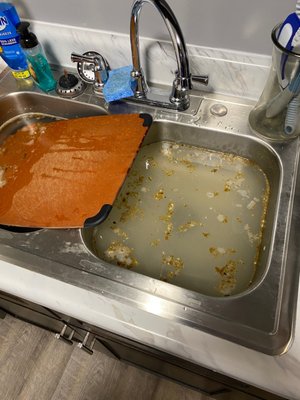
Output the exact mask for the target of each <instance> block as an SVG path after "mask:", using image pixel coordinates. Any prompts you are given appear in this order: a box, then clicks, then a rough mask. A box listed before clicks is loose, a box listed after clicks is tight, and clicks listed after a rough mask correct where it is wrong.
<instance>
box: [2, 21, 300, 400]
mask: <svg viewBox="0 0 300 400" xmlns="http://www.w3.org/2000/svg"><path fill="white" fill-rule="evenodd" d="M50 25H51V24H47V25H45V24H43V23H40V25H39V23H36V24H35V28H36V29H35V32H36V33H37V34H38V36H39V37H40V38H41V37H42V38H43V36H44V37H46V36H48V37H50V35H52V36H53V35H54V32H59V36H60V39H61V40H62V43H66V42H67V43H69V42H72V41H73V42H72V43H71V44H70V43H69V47H70V48H71V49H72V50H75V51H79V52H80V51H86V50H90V49H91V48H92V47H93V46H91V45H90V40H91V36H90V33H89V36H88V37H87V38H86V40H84V38H83V36H82V32H81V33H80V40H78V38H79V36H76V35H77V34H76V32H75V33H74V32H71V33H70V29H66V28H64V29H65V30H64V29H60V30H57V29H54V30H51V29H50V28H51V26H50ZM46 28H47V29H46ZM73 31H74V30H73ZM64 35H65V36H64ZM66 36H68V37H67V38H68V41H67V40H64V39H66ZM96 39H97V35H96V34H95V33H94V40H95V42H96ZM113 39H114V41H115V40H116V38H115V36H114V38H113ZM40 40H41V39H40ZM97 40H98V39H97ZM52 41H53V38H52ZM102 42H103V41H102ZM78 43H79V44H80V46H79V45H78ZM87 43H88V44H87ZM100 43H101V41H100ZM102 45H103V43H102ZM104 46H105V45H104ZM56 48H60V46H56ZM94 49H95V50H96V51H97V50H98V51H99V49H97V47H96V48H94ZM67 50H68V51H69V48H68V49H67ZM196 50H197V52H198V53H199V54H198V57H199V58H201V57H202V55H201V51H200V50H199V49H196ZM196 50H194V51H196ZM207 52H209V51H208V49H205V55H204V56H205V57H204V58H203V59H202V61H203V60H204V59H207V60H210V58H209V57H211V56H212V54H209V57H207ZM213 54H214V55H215V53H213ZM224 54H225V53H224V52H222V59H223V60H225V59H226V58H227V57H228V54H227V53H226V54H225V55H224ZM118 57H120V53H119V54H118ZM234 57H237V55H236V54H235V55H234ZM239 57H240V58H239V60H238V62H237V60H234V62H233V64H232V68H237V63H239V71H240V73H239V76H240V75H242V74H241V68H244V74H250V75H251V74H252V73H253V69H252V68H253V65H254V64H255V68H256V69H255V71H256V74H255V79H256V80H257V79H258V81H257V82H256V83H257V84H256V85H253V80H250V83H249V86H248V87H246V86H245V82H247V79H246V80H244V79H241V80H240V82H238V79H235V80H234V81H233V82H232V83H231V85H232V87H231V88H232V91H233V90H235V94H237V95H243V93H249V89H250V88H255V91H252V97H256V96H257V95H258V93H259V89H257V88H259V87H262V84H263V82H264V79H265V77H266V72H267V71H268V67H267V62H268V60H267V59H266V57H265V58H263V57H259V62H258V59H257V58H256V56H253V60H252V61H251V62H250V61H249V59H250V58H249V57H247V62H245V61H244V60H243V59H241V57H242V55H239ZM50 58H51V56H50ZM217 58H218V57H216V59H217ZM219 58H221V57H219ZM254 59H255V60H254ZM50 61H51V60H50ZM63 61H65V60H63V59H62V60H61V62H62V63H63ZM164 61H165V60H164ZM225 61H226V68H231V67H230V65H229V64H230V62H228V60H227V59H226V60H225ZM119 63H120V64H121V65H122V64H123V65H125V63H124V60H122V59H119ZM258 64H259V66H258ZM4 65H5V64H4V63H3V61H2V60H1V59H0V72H1V67H2V68H3V66H4ZM224 65H225V64H224ZM228 65H229V66H228ZM208 67H209V65H208ZM222 68H223V69H224V66H223V67H222ZM223 69H222V72H223ZM258 70H259V73H258ZM212 74H213V72H212ZM219 75H220V74H219V72H218V71H215V76H216V77H217V76H219ZM231 75H232V74H228V76H231ZM227 78H228V77H227ZM219 82H220V85H221V83H222V82H223V78H222V76H220V80H219ZM227 84H228V85H229V86H230V82H229V83H228V79H227ZM253 90H254V89H253ZM221 91H222V90H221ZM0 271H1V279H0V290H2V291H5V292H7V293H10V294H13V295H16V296H19V297H22V298H24V299H27V300H29V301H32V302H35V303H37V304H41V305H43V306H46V307H48V308H51V309H53V310H56V311H58V312H62V313H64V314H67V315H70V316H73V317H75V318H78V319H80V320H84V321H86V322H88V323H91V324H93V325H96V326H99V327H101V328H103V329H106V330H108V331H112V332H115V333H118V334H120V335H123V336H126V337H128V338H131V339H133V340H138V341H140V342H142V343H144V344H147V345H150V346H153V347H156V348H158V349H161V350H163V351H165V352H169V353H172V354H175V355H177V356H179V357H181V358H184V359H186V360H189V361H192V362H194V363H197V364H199V365H202V366H204V367H206V368H209V369H212V370H214V371H217V372H220V373H223V374H225V375H227V376H230V377H233V378H235V379H238V380H241V381H243V382H246V383H249V384H251V385H254V386H257V387H259V388H261V389H264V390H266V391H269V392H273V393H275V394H278V395H281V396H283V397H284V398H288V399H293V400H299V399H300V379H299V374H300V373H299V371H300V301H299V300H298V308H297V310H298V311H297V317H296V331H295V339H294V342H293V344H292V346H291V347H290V350H289V351H288V352H287V353H286V354H285V355H283V356H276V357H271V356H267V355H265V354H261V353H258V352H256V351H254V350H250V349H247V348H244V347H242V346H239V345H236V344H234V343H231V342H229V341H226V340H223V339H220V338H217V337H214V336H212V335H209V334H207V333H204V332H201V331H199V330H196V329H193V328H189V327H187V326H183V325H180V324H178V323H174V322H170V321H168V320H166V319H163V318H161V317H158V316H156V315H154V314H151V310H149V312H145V311H141V310H137V309H133V308H130V307H127V306H124V305H122V304H120V303H117V302H116V301H113V300H110V299H108V298H105V297H104V296H100V295H98V294H95V293H92V292H89V291H87V290H84V289H80V288H78V287H74V286H71V285H68V284H65V283H63V282H61V281H58V280H55V279H52V278H49V277H47V276H44V275H40V274H37V273H35V272H31V271H29V270H26V269H23V268H20V267H17V266H15V265H12V264H8V263H6V262H0Z"/></svg>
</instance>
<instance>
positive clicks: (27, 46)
mask: <svg viewBox="0 0 300 400" xmlns="http://www.w3.org/2000/svg"><path fill="white" fill-rule="evenodd" d="M29 26H30V23H29V22H20V23H19V24H18V25H17V30H18V33H19V34H20V44H21V46H22V48H23V50H24V52H25V54H26V57H27V61H28V64H29V69H30V73H31V75H32V77H33V79H34V80H35V82H36V84H37V85H38V86H39V88H40V89H42V90H43V91H45V92H49V91H50V90H54V89H55V87H56V81H55V79H54V78H53V75H52V72H51V69H50V65H49V63H48V61H47V58H46V55H45V53H44V50H43V48H42V46H41V44H40V43H39V41H38V39H37V37H36V35H35V34H34V33H33V32H29V29H28V28H29Z"/></svg>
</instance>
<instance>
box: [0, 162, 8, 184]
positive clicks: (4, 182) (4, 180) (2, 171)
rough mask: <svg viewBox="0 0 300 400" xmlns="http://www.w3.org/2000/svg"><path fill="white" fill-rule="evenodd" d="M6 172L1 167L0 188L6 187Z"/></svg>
mask: <svg viewBox="0 0 300 400" xmlns="http://www.w3.org/2000/svg"><path fill="white" fill-rule="evenodd" d="M4 174H5V170H4V168H2V167H0V188H2V187H3V186H5V185H6V183H7V182H6V179H5V177H4Z"/></svg>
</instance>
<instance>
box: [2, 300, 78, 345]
mask: <svg viewBox="0 0 300 400" xmlns="http://www.w3.org/2000/svg"><path fill="white" fill-rule="evenodd" d="M24 304H25V303H24ZM31 304H32V303H30V302H26V307H25V306H24V305H20V304H18V303H17V302H13V301H11V300H7V299H5V298H3V297H1V296H0V310H2V311H4V312H6V313H8V314H10V315H12V316H14V317H16V318H19V319H22V320H23V321H25V322H30V323H32V324H34V325H36V326H39V327H41V328H44V329H47V330H50V331H52V332H55V333H56V338H57V339H61V340H63V341H64V342H66V343H68V344H70V345H71V344H73V340H75V341H77V342H80V341H82V340H83V337H84V335H83V334H82V333H81V332H78V330H74V329H73V328H71V327H69V326H67V325H66V324H65V323H64V322H63V321H61V320H60V319H57V318H54V317H53V316H51V313H48V311H47V309H44V308H43V307H41V306H38V305H34V306H35V308H36V309H38V310H39V311H37V310H36V309H35V310H34V309H33V308H32V307H31ZM27 306H28V307H27Z"/></svg>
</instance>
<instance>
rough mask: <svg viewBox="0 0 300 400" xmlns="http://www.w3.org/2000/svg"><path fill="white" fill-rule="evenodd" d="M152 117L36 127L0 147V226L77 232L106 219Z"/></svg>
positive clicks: (74, 121) (108, 118)
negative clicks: (69, 229) (63, 229)
mask: <svg viewBox="0 0 300 400" xmlns="http://www.w3.org/2000/svg"><path fill="white" fill-rule="evenodd" d="M151 121H152V120H151V117H150V116H149V115H148V114H128V115H127V114H125V115H104V116H97V117H87V118H77V119H70V120H62V121H55V122H50V123H35V124H32V125H28V126H26V127H24V128H22V129H20V130H18V131H17V132H16V133H14V134H13V135H11V136H9V137H8V138H7V139H6V141H5V142H4V143H3V144H2V146H1V147H0V224H2V225H10V226H19V227H39V228H75V227H84V226H91V225H93V224H97V223H100V222H101V221H102V220H104V219H105V218H106V217H107V215H108V213H109V211H110V209H111V205H112V204H113V202H114V200H115V198H116V196H117V194H118V191H119V189H120V188H121V186H122V184H123V182H124V179H125V177H126V175H127V173H128V170H129V168H130V167H131V165H132V163H133V160H134V158H135V156H136V154H137V152H138V150H139V147H140V145H141V143H142V141H143V138H144V136H145V134H146V132H147V130H148V128H149V126H150V124H151Z"/></svg>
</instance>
